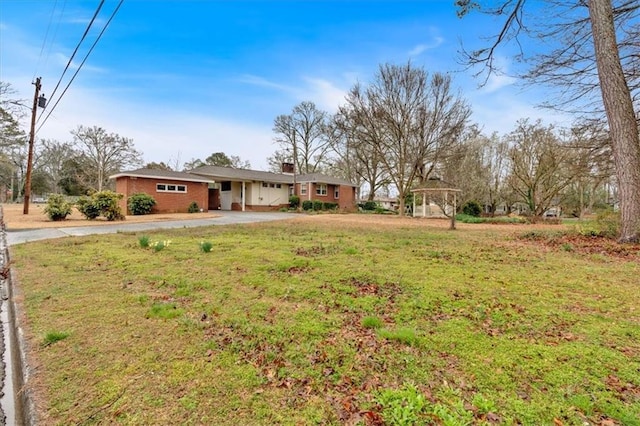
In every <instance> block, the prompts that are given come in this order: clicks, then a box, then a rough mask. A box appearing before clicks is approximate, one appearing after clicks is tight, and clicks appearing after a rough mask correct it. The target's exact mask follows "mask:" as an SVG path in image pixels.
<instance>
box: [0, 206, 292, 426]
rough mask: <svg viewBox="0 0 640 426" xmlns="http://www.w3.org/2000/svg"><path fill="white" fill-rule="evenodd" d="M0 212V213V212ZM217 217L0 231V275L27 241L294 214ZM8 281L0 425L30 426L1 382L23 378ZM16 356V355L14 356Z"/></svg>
mask: <svg viewBox="0 0 640 426" xmlns="http://www.w3.org/2000/svg"><path fill="white" fill-rule="evenodd" d="M0 212H1V210H0ZM218 213H219V216H217V217H214V218H207V219H192V220H171V221H164V222H147V223H126V222H117V223H114V224H109V225H99V226H80V227H71V228H47V229H30V230H16V231H10V230H9V231H5V230H4V229H0V272H4V271H5V269H4V267H5V266H7V264H8V262H7V251H6V248H7V247H8V246H12V245H16V244H22V243H25V242H29V241H38V240H47V239H52V238H62V237H69V236H84V235H93V234H114V233H117V232H138V231H148V230H155V229H171V228H193V227H197V226H211V225H231V224H238V223H256V222H269V221H275V220H284V219H291V218H295V217H299V216H297V214H295V213H282V212H260V213H257V212H256V213H254V212H227V211H225V212H218ZM8 281H9V280H7V279H4V277H3V276H2V274H0V334H1V335H2V338H0V353H2V354H3V357H2V358H0V387H1V388H2V391H0V425H5V424H7V425H12V424H32V422H33V421H34V420H33V419H32V418H30V414H29V413H30V412H31V413H32V410H30V409H29V408H28V407H23V400H24V395H23V396H22V398H20V399H17V398H16V395H15V392H14V388H13V386H12V381H11V380H9V378H8V377H7V380H5V376H11V375H12V374H17V375H20V376H21V377H24V372H23V371H15V370H16V368H14V367H13V362H12V360H13V359H15V358H14V356H15V355H14V356H12V355H13V353H12V352H14V351H18V350H21V349H20V347H18V346H21V344H12V343H11V341H12V340H13V339H11V336H10V333H9V331H10V330H12V331H13V333H17V332H16V330H17V325H16V324H15V323H14V322H13V321H12V320H13V318H12V316H11V315H9V314H8V313H9V312H11V311H10V309H11V307H10V306H9V305H10V303H11V302H10V300H9V299H10V291H9V288H8V286H10V285H11V284H10V283H9V282H8ZM16 353H17V352H16ZM24 404H25V405H29V404H28V401H27V402H24Z"/></svg>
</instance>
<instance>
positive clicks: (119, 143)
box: [71, 126, 142, 191]
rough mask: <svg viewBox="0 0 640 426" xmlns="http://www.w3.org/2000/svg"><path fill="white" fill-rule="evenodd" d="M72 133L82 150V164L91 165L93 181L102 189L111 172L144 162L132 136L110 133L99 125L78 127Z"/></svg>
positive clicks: (89, 168) (88, 166)
mask: <svg viewBox="0 0 640 426" xmlns="http://www.w3.org/2000/svg"><path fill="white" fill-rule="evenodd" d="M71 134H72V135H73V140H74V143H75V146H76V147H77V149H78V150H79V151H80V152H81V153H82V163H84V164H85V165H86V166H87V169H86V173H87V174H90V181H91V184H92V185H93V186H94V188H95V189H97V190H98V191H102V189H103V187H104V186H105V185H106V184H107V183H108V181H109V175H110V174H112V173H116V172H119V171H121V170H122V169H123V168H126V167H136V166H140V165H141V164H142V155H141V153H140V152H138V151H137V150H136V149H135V147H134V145H133V140H132V139H127V138H125V137H122V136H120V135H118V134H116V133H107V132H106V131H105V130H104V129H103V128H101V127H97V126H93V127H84V126H78V128H77V129H76V130H73V131H71Z"/></svg>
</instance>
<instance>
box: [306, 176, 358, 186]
mask: <svg viewBox="0 0 640 426" xmlns="http://www.w3.org/2000/svg"><path fill="white" fill-rule="evenodd" d="M296 182H298V183H302V182H305V183H306V182H312V183H327V184H329V185H344V186H353V187H356V186H358V185H354V184H353V183H351V182H349V181H348V180H344V179H338V178H334V177H331V176H327V175H323V174H322V173H309V174H307V175H299V176H296Z"/></svg>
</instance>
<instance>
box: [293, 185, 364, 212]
mask: <svg viewBox="0 0 640 426" xmlns="http://www.w3.org/2000/svg"><path fill="white" fill-rule="evenodd" d="M300 185H304V186H305V187H306V188H307V193H306V194H304V195H302V194H300ZM316 185H317V184H315V183H312V184H311V185H309V183H306V182H305V183H302V184H296V188H295V192H296V195H298V196H299V197H300V203H302V202H303V201H304V200H318V201H322V202H326V203H338V208H339V209H340V210H347V211H352V210H354V209H355V207H356V189H355V188H354V187H352V186H346V185H327V195H318V194H316ZM336 186H338V189H339V197H338V198H335V188H336ZM309 187H311V188H309Z"/></svg>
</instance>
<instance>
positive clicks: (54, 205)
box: [44, 194, 71, 221]
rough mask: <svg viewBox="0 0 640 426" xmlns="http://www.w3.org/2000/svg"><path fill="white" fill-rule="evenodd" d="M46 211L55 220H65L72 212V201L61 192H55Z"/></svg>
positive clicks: (48, 202) (48, 201)
mask: <svg viewBox="0 0 640 426" xmlns="http://www.w3.org/2000/svg"><path fill="white" fill-rule="evenodd" d="M44 213H45V214H46V215H47V216H49V219H51V220H53V221H61V220H65V219H66V218H67V216H69V215H70V214H71V203H69V202H67V200H65V198H64V196H63V195H61V194H53V195H51V196H50V197H49V199H48V200H47V205H46V206H45V208H44Z"/></svg>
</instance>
